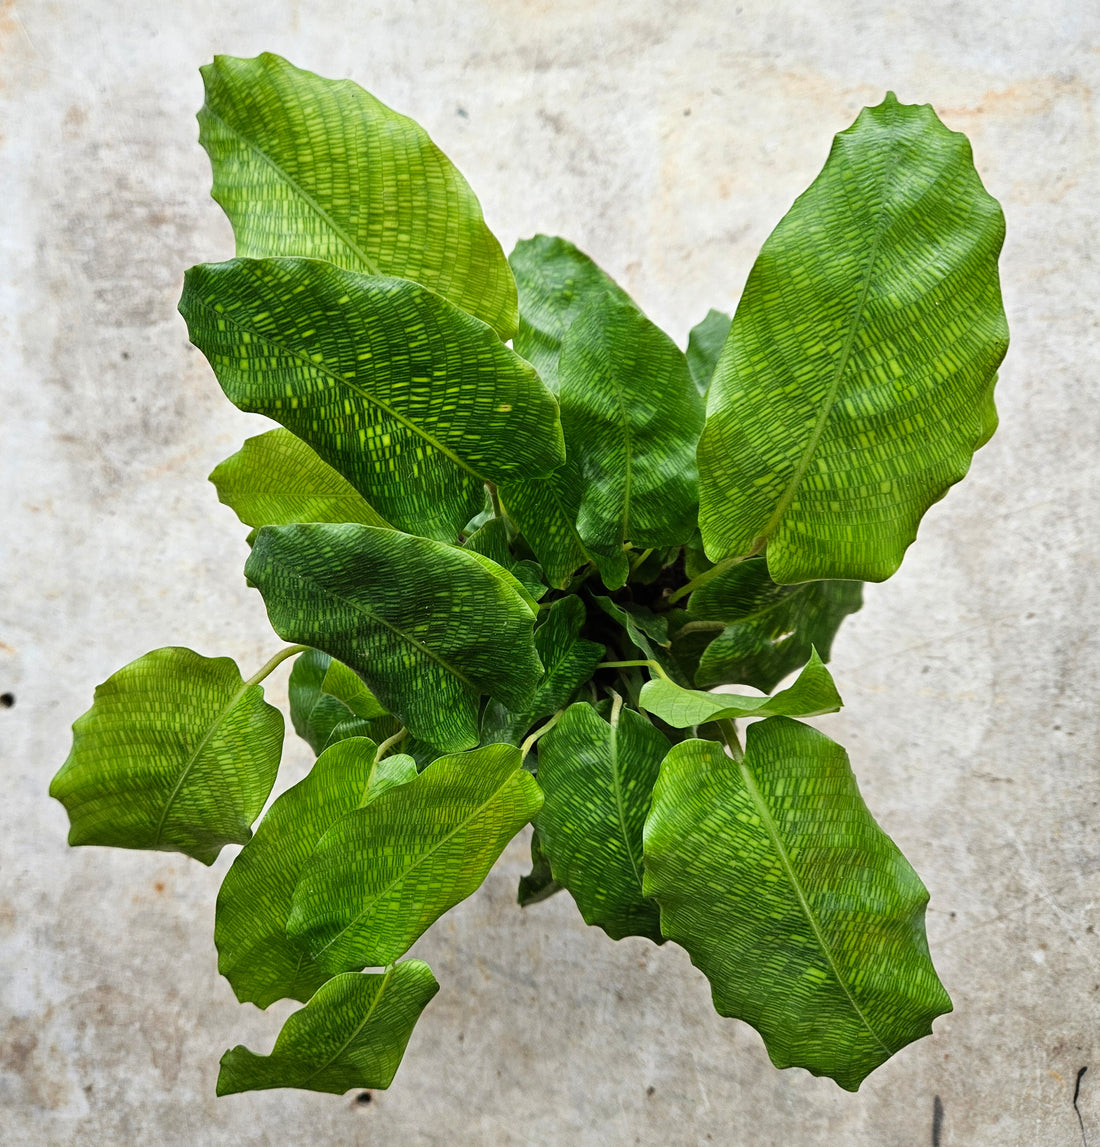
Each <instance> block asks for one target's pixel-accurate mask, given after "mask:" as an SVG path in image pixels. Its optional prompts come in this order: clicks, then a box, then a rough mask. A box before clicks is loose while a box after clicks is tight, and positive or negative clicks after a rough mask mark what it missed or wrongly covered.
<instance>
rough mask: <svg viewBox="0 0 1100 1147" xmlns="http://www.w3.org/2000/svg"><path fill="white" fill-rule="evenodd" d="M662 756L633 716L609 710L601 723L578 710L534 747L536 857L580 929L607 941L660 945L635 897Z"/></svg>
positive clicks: (655, 736) (648, 910)
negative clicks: (572, 905) (573, 908)
mask: <svg viewBox="0 0 1100 1147" xmlns="http://www.w3.org/2000/svg"><path fill="white" fill-rule="evenodd" d="M668 750H669V742H668V740H667V739H666V738H665V737H664V735H663V734H662V733H660V732H659V731H658V730H657V729H655V728H654V727H653V726H652V725H651V724H650V723H649V722H648V721H647V720H646V719H645V718H644V717H642V716H640V715H639V714H638V713H634V712H632V711H631V710H630V709H619V708H618V707H616V708H613V709H612V713H611V721H610V723H608V722H607V721H605V720H604V719H603V718H602V717H600V716H599V715H598V714H597V713H596V710H595V709H593V708H592V706H591V705H588V704H586V703H584V702H582V703H580V704H577V705H571V706H570V707H569V708H568V709H567V710H566V712H565V715H564V716H563V717H562V719H561V720H560V721H559V722H558V723H557V725H555V726H554V728H553V729H551V730H550V732H549V733H547V734H546V736H545V737H543V738H542V739H541V740H540V741H539V785H540V786H541V788H542V791H543V796H544V798H545V799H544V802H543V806H542V808H541V809H540V810H539V814H538V817H537V818H536V820H535V825H536V827H537V829H538V833H539V842H540V849H541V851H542V852H543V854H544V855H545V856H546V857H547V859H548V860H549V861H550V868H551V870H552V872H553V875H554V878H555V880H558V881H560V882H561V883H562V884H563V885H565V887H566V888H568V889H569V892H570V893H571V895H572V897H573V899H574V900H575V901H576V902H577V907H578V908H579V909H580V911H581V915H582V916H583V917H584V920H585V923H586V924H598V925H599V926H600V927H601V928H602V929H603V930H604V931H605V932H606V933H607V934H608V935H609V936H610V937H611V939H612V940H621V939H622V938H623V937H624V936H646V937H648V938H649V939H650V940H652V941H653V942H654V943H656V944H661V943H663V942H664V941H663V937H662V936H661V929H660V925H659V922H658V912H657V905H656V904H655V903H654V902H653V901H652V900H651V899H649V898H648V897H647V896H645V895H644V894H643V892H642V826H643V825H644V824H645V818H646V813H648V812H649V800H650V794H651V793H652V791H653V785H654V783H655V782H656V780H657V773H658V771H659V770H660V767H661V761H662V760H663V759H664V757H665V754H666V753H667V752H668Z"/></svg>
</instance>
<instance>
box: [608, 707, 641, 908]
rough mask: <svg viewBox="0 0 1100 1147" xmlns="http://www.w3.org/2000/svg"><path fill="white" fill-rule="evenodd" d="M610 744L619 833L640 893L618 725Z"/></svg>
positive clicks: (614, 728)
mask: <svg viewBox="0 0 1100 1147" xmlns="http://www.w3.org/2000/svg"><path fill="white" fill-rule="evenodd" d="M609 742H610V749H611V791H612V793H613V794H614V796H615V813H616V821H617V823H618V826H619V833H620V835H621V836H622V838H623V847H624V848H625V849H626V855H627V857H628V858H629V860H630V867H631V868H632V869H633V870H634V879H635V881H636V882H637V885H638V889H639V891H640V890H641V887H642V874H641V872H640V871H639V870H638V862H637V861H636V860H635V859H634V850H633V849H632V848H631V847H630V835H629V833H628V832H627V828H626V806H625V805H624V804H623V792H622V782H621V780H620V778H619V728H618V725H612V726H611V736H610V738H609Z"/></svg>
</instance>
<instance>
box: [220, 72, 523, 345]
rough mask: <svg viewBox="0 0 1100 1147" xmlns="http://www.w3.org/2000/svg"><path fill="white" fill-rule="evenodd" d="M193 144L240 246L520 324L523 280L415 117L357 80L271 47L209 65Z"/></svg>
mask: <svg viewBox="0 0 1100 1147" xmlns="http://www.w3.org/2000/svg"><path fill="white" fill-rule="evenodd" d="M202 76H203V80H204V82H205V85H206V103H205V105H204V106H203V108H202V110H201V111H200V112H199V129H200V133H199V141H200V142H201V143H202V145H203V147H205V148H206V150H207V152H208V153H209V155H210V162H211V165H212V166H213V169H214V189H213V196H214V198H215V199H216V200H217V201H218V203H220V204H221V206H222V207H223V208H224V210H225V213H226V214H227V215H228V216H229V218H230V221H231V222H232V224H233V230H234V232H235V234H236V238H237V254H238V255H244V256H252V257H256V258H263V257H264V256H268V255H303V256H307V257H309V258H315V259H326V260H328V261H329V262H330V263H335V264H337V266H340V267H346V268H348V269H349V270H352V271H360V272H363V273H364V274H368V275H396V276H398V277H400V278H402V279H412V280H414V281H415V282H417V283H423V284H424V285H425V286H428V287H431V288H432V290H434V291H438V292H439V293H440V294H441V295H444V296H445V297H447V298H448V299H450V300H451V302H453V303H454V304H455V305H456V306H458V307H461V308H462V309H463V310H464V311H468V312H469V313H470V314H472V315H476V316H477V317H478V318H480V319H483V320H484V321H485V322H487V323H488V324H489V325H490V326H492V327H495V328H496V330H497V332H498V333H499V335H500V337H501V338H504V339H507V338H510V337H511V336H512V334H513V333H514V332H515V328H516V318H517V315H516V287H515V282H514V281H513V278H512V274H511V271H510V270H509V267H508V263H507V262H506V260H505V258H504V253H503V251H502V250H501V248H500V244H499V243H498V242H497V241H496V239H495V238H494V237H493V235H492V234H491V233H490V232H489V229H488V228H487V227H486V226H485V221H484V219H483V218H482V214H481V206H480V204H479V203H478V201H477V198H476V197H475V196H474V193H473V192H472V191H471V190H470V188H469V185H468V184H467V183H466V181H465V180H464V179H463V178H462V176H461V175H460V174H459V173H458V171H457V170H456V169H455V168H454V166H453V165H452V164H451V162H450V160H448V159H447V157H446V156H445V155H444V154H443V153H442V152H441V151H440V150H439V148H437V147H436V146H435V144H433V143H432V141H431V140H430V139H429V138H428V134H427V132H425V131H424V129H423V128H422V127H421V126H420V125H419V124H417V123H415V122H414V121H413V120H411V119H409V118H407V117H406V116H403V115H399V114H398V113H397V112H395V111H393V110H392V109H390V108H388V107H386V105H385V104H383V103H381V102H380V101H378V100H377V99H375V98H374V96H372V95H370V94H369V93H368V92H365V91H364V90H363V89H362V88H361V87H359V86H358V85H357V84H353V83H352V82H351V81H350V80H326V79H323V78H322V77H320V76H317V75H314V74H313V73H312V72H307V71H303V70H302V69H300V68H295V67H294V66H293V65H292V64H289V63H287V61H286V60H284V59H281V58H280V57H279V56H275V55H272V54H271V53H269V52H267V53H264V54H263V55H262V56H257V57H256V58H255V59H250V60H245V59H238V58H235V57H233V56H216V57H215V58H214V62H213V63H212V64H207V65H206V67H204V68H203V69H202Z"/></svg>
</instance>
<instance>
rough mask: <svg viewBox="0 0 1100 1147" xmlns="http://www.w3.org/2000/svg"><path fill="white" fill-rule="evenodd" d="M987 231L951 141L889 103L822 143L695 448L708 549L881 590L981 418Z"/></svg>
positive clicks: (784, 580) (932, 124) (989, 208)
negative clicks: (824, 147) (763, 554)
mask: <svg viewBox="0 0 1100 1147" xmlns="http://www.w3.org/2000/svg"><path fill="white" fill-rule="evenodd" d="M1003 238H1004V220H1003V217H1002V215H1001V209H1000V207H999V206H998V204H997V202H996V200H994V199H992V198H991V197H990V196H989V195H988V194H987V193H986V191H985V189H984V188H983V187H982V184H981V180H980V179H979V178H978V175H977V173H976V172H975V170H974V165H973V162H972V158H971V152H970V145H969V144H968V143H967V141H966V139H965V137H964V136H962V135H959V134H957V133H955V132H951V131H948V130H947V129H946V128H945V127H944V126H943V124H942V123H940V121H939V120H938V119H937V118H936V115H935V113H934V112H933V111H932V109H931V108H930V107H929V106H927V105H925V106H923V107H917V106H911V105H902V104H899V103H898V101H897V100H896V99H895V97H894V96H893V95H892V94H891V95H888V96H887V98H886V100H885V101H884V102H883V103H882V104H880V105H879V106H878V107H875V108H868V109H865V110H864V111H863V112H862V113H861V114H860V116H859V119H857V120H856V123H855V125H854V126H853V127H851V128H849V129H848V130H847V131H845V132H842V133H841V134H840V135H838V136H837V137H836V141H835V143H834V145H833V150H832V152H831V153H830V155H829V160H828V162H827V163H826V165H825V168H824V170H823V171H822V172H821V174H820V175H819V176H818V178H817V179H816V180H815V181H814V183H813V184H812V185H811V186H810V188H809V190H808V191H806V192H805V194H803V195H802V196H801V197H800V198H799V199H798V200H797V201H796V203H795V205H794V206H793V207H792V208H791V210H790V211H789V212H788V214H787V215H786V217H785V218H784V219H783V220H782V222H781V223H780V224H779V226H778V227H777V228H776V229H775V231H774V232H773V233H772V235H771V236H770V238H769V239H768V241H767V242H766V243H765V244H764V248H763V250H762V251H761V253H760V257H759V258H758V259H757V261H756V265H755V266H754V267H753V269H752V273H751V274H750V276H749V281H748V284H747V286H746V287H745V293H744V295H743V297H742V299H741V303H740V305H739V306H738V308H737V314H736V316H735V317H734V320H733V327H732V329H731V332H730V336H729V339H728V340H727V342H726V345H725V349H724V350H723V352H722V357H721V359H720V360H719V363H718V367H717V370H716V371H715V374H714V380H713V381H712V383H711V387H710V392H709V396H708V413H709V418H708V420H707V426H706V430H705V431H704V433H703V437H702V441H701V443H700V446H699V467H700V497H701V506H700V525H701V527H702V532H703V539H704V541H705V543H706V549H707V553H708V555H709V556H710V557H711V558H712V559H713V560H715V561H717V560H718V559H720V558H724V557H727V556H744V555H747V554H751V553H757V552H760V551H761V550H762V549H763V547H764V546H765V545H766V546H767V559H768V566H769V570H770V572H771V576H772V578H774V580H775V581H776V582H779V583H780V584H789V583H794V582H802V581H809V580H812V579H816V578H842V579H860V580H866V581H881V580H883V579H884V578H887V577H889V576H890V575H891V574H892V573H893V572H894V570H895V569H897V567H898V565H899V564H900V562H901V559H902V555H903V554H904V552H905V549H906V547H907V546H908V545H909V544H910V543H911V542H912V541H913V539H914V537H915V536H916V531H917V526H918V523H919V522H920V519H921V516H922V515H923V514H924V512H925V510H927V508H928V507H929V506H930V505H931V504H932V503H933V502H935V501H936V500H937V499H939V498H941V497H943V495H944V494H945V493H946V492H947V489H948V487H950V486H951V485H952V483H954V482H957V481H959V479H960V478H962V477H963V475H964V474H965V473H966V471H967V469H968V467H969V465H970V459H971V455H972V454H973V452H974V450H975V449H976V448H977V447H978V446H979V445H980V443H981V442H982V441H983V440H984V439H985V438H986V437H987V436H988V433H989V431H990V428H991V425H992V413H991V412H992V406H991V397H990V395H991V387H992V383H993V380H994V377H995V373H996V370H997V366H998V364H999V363H1000V361H1001V359H1002V358H1003V357H1004V354H1005V349H1006V348H1007V346H1008V328H1007V325H1006V323H1005V317H1004V310H1003V308H1002V304H1001V292H1000V285H999V281H998V277H997V255H998V253H999V252H1000V249H1001V243H1002V240H1003Z"/></svg>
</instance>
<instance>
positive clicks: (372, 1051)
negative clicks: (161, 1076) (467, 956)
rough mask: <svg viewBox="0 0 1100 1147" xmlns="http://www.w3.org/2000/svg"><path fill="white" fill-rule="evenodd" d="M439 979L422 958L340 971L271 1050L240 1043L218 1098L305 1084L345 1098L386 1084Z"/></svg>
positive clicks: (226, 1063)
mask: <svg viewBox="0 0 1100 1147" xmlns="http://www.w3.org/2000/svg"><path fill="white" fill-rule="evenodd" d="M438 991H439V984H438V983H436V979H435V976H433V975H432V971H431V969H430V968H429V967H428V965H427V964H425V963H423V962H422V961H421V960H403V961H402V962H401V963H400V964H397V965H395V966H394V967H392V968H387V969H386V971H385V972H379V973H370V974H368V975H357V974H355V973H353V972H349V973H345V974H344V975H341V976H335V977H334V978H333V979H331V980H329V981H328V983H327V984H323V985H322V986H321V987H320V988H318V989H317V994H316V995H315V996H314V997H313V998H312V999H311V1000H310V1001H309V1003H308V1004H306V1006H305V1007H304V1008H302V1009H301V1010H300V1011H297V1012H295V1013H294V1014H293V1015H292V1016H291V1017H290V1018H289V1019H288V1020H287V1021H286V1023H285V1024H284V1025H283V1030H282V1031H281V1032H280V1033H279V1038H278V1039H277V1040H276V1041H275V1049H274V1050H273V1051H272V1053H271V1054H270V1055H256V1054H255V1052H251V1051H249V1050H248V1048H246V1047H244V1046H243V1045H241V1044H238V1045H237V1046H236V1047H235V1048H232V1049H230V1050H229V1051H227V1052H226V1053H225V1055H223V1056H222V1061H221V1071H220V1072H219V1073H218V1095H234V1094H236V1093H237V1092H239V1091H262V1090H264V1089H265V1088H269V1087H301V1088H305V1089H306V1090H308V1091H328V1092H331V1093H333V1094H335V1095H341V1094H343V1092H345V1091H350V1090H351V1089H352V1088H364V1087H373V1088H378V1089H381V1088H385V1087H389V1085H390V1083H391V1082H392V1081H393V1077H394V1075H396V1074H397V1069H398V1067H399V1066H400V1065H401V1057H402V1056H403V1055H404V1054H405V1048H406V1046H407V1045H408V1042H409V1037H410V1036H411V1035H412V1030H413V1028H414V1027H415V1026H416V1021H417V1020H418V1019H419V1018H420V1013H421V1012H422V1011H423V1010H424V1008H425V1007H427V1005H428V1003H429V1001H430V1000H431V998H432V997H433V996H434V995H435V994H436V992H438Z"/></svg>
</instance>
